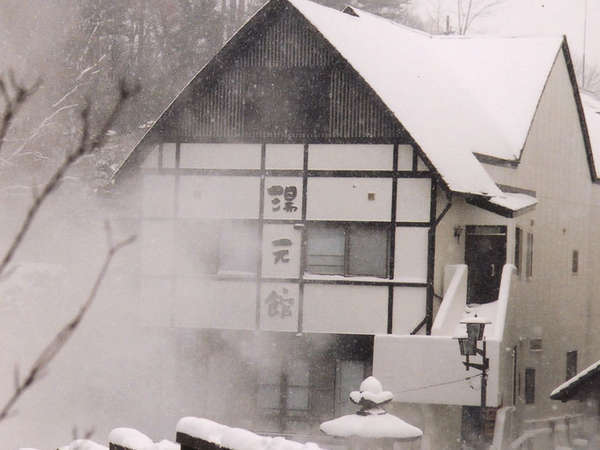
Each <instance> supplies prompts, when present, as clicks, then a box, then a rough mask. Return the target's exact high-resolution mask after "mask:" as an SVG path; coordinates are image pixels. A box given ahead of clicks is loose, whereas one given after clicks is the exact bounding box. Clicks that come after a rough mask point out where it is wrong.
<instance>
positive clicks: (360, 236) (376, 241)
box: [306, 224, 389, 277]
mask: <svg viewBox="0 0 600 450" xmlns="http://www.w3.org/2000/svg"><path fill="white" fill-rule="evenodd" d="M388 250H389V227H388V226H385V225H370V224H368V225H364V224H345V225H337V224H336V225H324V224H315V225H311V226H310V227H309V228H308V229H307V261H306V270H307V272H310V273H315V274H323V275H345V276H356V275H364V276H377V277H386V276H387V273H388V270H387V267H388Z"/></svg>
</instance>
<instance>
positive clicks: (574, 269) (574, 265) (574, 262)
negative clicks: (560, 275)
mask: <svg viewBox="0 0 600 450" xmlns="http://www.w3.org/2000/svg"><path fill="white" fill-rule="evenodd" d="M578 272H579V251H577V250H573V254H572V255H571V273H572V274H576V273H578Z"/></svg>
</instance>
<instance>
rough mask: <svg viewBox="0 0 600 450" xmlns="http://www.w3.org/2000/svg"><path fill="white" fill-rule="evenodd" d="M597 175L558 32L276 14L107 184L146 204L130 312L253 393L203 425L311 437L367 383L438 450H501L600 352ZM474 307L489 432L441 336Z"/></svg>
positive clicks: (270, 7)
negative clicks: (466, 444)
mask: <svg viewBox="0 0 600 450" xmlns="http://www.w3.org/2000/svg"><path fill="white" fill-rule="evenodd" d="M589 114H593V113H589ZM596 164H600V163H599V162H598V159H594V155H593V152H592V145H591V143H590V139H589V134H588V129H587V126H586V115H585V113H584V110H583V105H582V101H581V99H580V96H579V92H578V89H577V85H576V80H575V75H574V71H573V66H572V61H571V58H570V56H569V50H568V46H567V43H566V40H565V39H564V38H562V37H561V38H555V37H544V38H534V37H530V38H491V37H480V38H469V37H449V36H431V35H428V34H425V33H422V32H419V31H415V30H411V29H408V28H406V27H403V26H401V25H398V24H396V23H393V22H390V21H388V20H386V19H382V18H380V17H377V16H373V15H371V14H369V13H366V12H363V11H361V10H359V9H356V8H351V7H348V8H346V9H345V10H344V11H343V12H341V11H335V10H333V9H329V8H326V7H323V6H320V5H317V4H315V3H312V2H309V1H307V0H271V1H270V2H268V3H267V4H266V5H265V6H264V7H263V8H262V9H260V10H259V11H258V12H257V13H256V14H255V15H254V16H253V17H252V18H251V19H250V20H249V21H248V22H247V23H246V24H245V25H244V26H243V27H242V28H241V29H240V30H239V31H238V32H237V33H236V34H235V35H234V36H233V37H232V38H231V40H229V41H228V42H227V43H226V45H225V46H224V48H223V49H222V50H221V51H220V52H219V53H218V54H217V55H216V56H215V58H214V59H212V60H211V61H210V62H209V63H208V64H207V65H206V66H205V67H204V68H203V69H202V70H201V71H200V72H199V73H198V74H197V76H196V77H194V79H193V80H192V81H191V82H190V83H189V84H188V86H187V87H186V88H185V89H184V90H183V91H182V92H181V94H180V95H179V96H178V97H177V98H176V99H175V100H174V101H173V102H172V104H171V105H170V106H169V107H168V108H167V110H166V111H165V112H164V113H163V114H162V116H161V117H160V118H159V119H158V120H157V122H156V123H155V124H154V126H153V127H152V128H151V129H150V131H149V132H148V134H147V135H146V136H145V137H144V139H143V140H142V141H141V142H140V144H139V145H138V146H137V147H136V148H135V149H134V150H133V152H132V153H131V154H130V156H129V158H128V159H127V160H126V161H125V163H124V164H123V166H122V167H121V169H120V170H119V174H118V177H119V179H120V180H121V179H129V180H136V183H137V184H138V188H139V190H140V192H141V193H142V199H141V200H140V217H141V230H142V251H141V259H140V261H141V264H140V315H141V316H142V317H143V319H144V321H146V323H147V324H148V325H152V326H158V327H171V328H179V329H182V330H187V332H190V331H189V330H206V331H199V332H197V333H196V332H191V333H192V335H193V337H192V338H191V339H192V341H193V342H191V343H190V342H188V343H187V345H188V350H186V351H188V353H187V355H188V356H187V357H189V354H191V353H194V352H195V351H196V350H195V349H197V347H195V346H196V345H197V344H196V343H195V341H194V340H200V341H202V342H210V343H211V345H212V347H211V348H212V349H214V350H217V351H215V352H205V353H203V356H202V365H199V366H198V367H190V366H189V365H188V366H186V367H185V368H182V369H181V370H182V371H188V374H189V376H191V377H194V376H198V377H200V376H202V377H206V378H208V377H209V376H210V374H211V373H214V374H215V375H214V379H215V380H217V379H219V380H220V381H221V385H225V384H229V385H233V386H242V385H244V386H245V390H244V392H245V395H233V396H230V397H228V400H227V402H228V406H227V408H225V406H224V403H225V402H224V401H213V400H207V401H206V408H207V410H210V409H211V408H212V409H213V410H214V416H213V417H214V418H215V419H216V420H219V421H222V422H228V423H230V424H239V425H240V426H245V427H246V428H251V429H253V430H254V431H260V432H277V433H300V434H309V433H311V432H316V431H317V430H318V424H319V423H320V422H322V421H323V420H327V419H331V418H333V417H335V416H339V415H340V414H342V413H345V412H348V411H352V410H353V409H352V408H351V407H349V405H348V401H347V397H348V393H349V392H350V391H351V390H352V389H353V388H354V386H356V385H357V384H358V383H360V381H361V380H362V379H363V378H364V377H365V376H366V375H370V374H371V373H373V374H374V375H375V376H377V377H378V378H379V379H380V380H381V381H382V382H383V383H384V384H385V385H386V387H387V388H388V389H390V390H391V391H392V392H394V394H395V401H394V404H393V408H395V410H397V411H400V412H401V414H400V415H401V416H403V417H404V416H406V417H407V418H409V419H410V422H411V423H414V424H415V425H417V426H419V427H420V428H422V429H423V430H424V432H425V438H424V442H425V443H427V442H429V444H430V445H431V446H432V448H440V447H438V446H436V444H435V442H436V439H442V442H446V443H447V442H448V441H454V440H456V442H459V441H460V439H461V436H462V438H464V439H468V438H469V435H470V433H471V431H472V430H473V429H475V430H479V429H480V427H481V426H483V428H484V429H485V433H486V434H487V435H488V436H489V439H491V436H492V435H493V433H494V431H496V434H497V436H496V439H501V438H503V439H504V442H505V443H506V442H508V441H509V440H510V439H511V438H516V437H517V436H518V435H519V434H520V433H522V432H523V431H525V430H526V429H528V428H531V427H533V426H535V425H534V424H535V423H536V422H535V421H536V420H538V419H542V418H546V417H556V416H560V415H561V414H562V413H563V412H564V414H567V413H572V412H573V410H574V408H578V407H581V406H577V405H575V406H571V405H570V404H567V405H556V402H552V401H551V400H550V398H549V394H550V392H551V390H552V389H553V388H554V387H555V386H556V385H558V384H560V382H562V381H563V380H564V376H565V372H566V373H567V374H572V373H575V372H576V367H577V366H578V365H582V364H585V363H586V362H592V361H595V360H596V359H598V358H599V357H600V355H599V354H598V350H597V348H598V347H597V344H598V343H600V335H599V334H598V333H599V332H598V330H599V329H600V328H599V327H597V326H596V325H597V323H598V320H600V309H599V308H598V306H597V302H596V297H597V288H598V282H597V280H596V277H595V273H596V269H597V268H598V262H599V261H600V249H599V248H597V247H596V246H595V243H596V242H597V240H598V238H600V235H599V231H598V229H597V227H596V226H595V224H596V223H597V222H598V219H599V218H600V209H599V206H600V189H599V188H598V187H597V186H596V185H595V183H596V182H597V181H598V174H599V173H600V171H599V169H600V168H597V167H596ZM467 304H469V305H470V308H469V312H467V311H465V306H466V305H467ZM474 313H478V314H479V315H480V316H484V317H485V318H486V319H488V320H489V321H491V322H492V323H491V325H490V326H488V327H487V329H486V340H487V343H488V344H487V348H488V356H489V357H490V372H489V383H488V391H487V406H488V413H487V415H486V417H487V418H486V420H485V423H484V424H479V417H480V416H479V408H478V407H479V404H480V403H479V402H480V393H479V378H478V377H477V376H473V375H476V373H475V372H465V370H464V366H463V365H462V357H461V356H460V354H459V351H458V345H457V343H456V340H455V339H454V337H456V336H457V335H459V334H464V325H462V326H461V325H460V320H461V319H463V318H464V316H465V315H469V314H474ZM215 330H222V331H215ZM194 333H195V334H194ZM209 347H210V346H209ZM225 347H227V348H229V349H230V354H231V355H233V356H231V357H230V360H229V362H228V364H232V366H230V367H231V370H228V371H227V373H226V374H222V373H221V372H220V371H219V370H218V366H219V364H222V363H223V358H225V356H223V355H224V353H223V352H221V351H220V350H222V349H224V348H225ZM185 358H186V356H184V357H183V359H185ZM183 366H185V364H183V365H182V367H183ZM223 389H225V388H223ZM214 391H215V392H216V391H218V389H217V388H214ZM211 392H212V391H211ZM240 392H242V390H241V389H240V390H239V391H238V394H239V393H240ZM207 395H208V394H207ZM215 395H216V394H215ZM416 405H422V406H416ZM512 406H514V407H515V408H514V409H513V408H507V407H512ZM498 411H500V414H496V413H497V412H498ZM190 413H192V414H195V415H204V416H207V417H210V411H200V412H195V411H190ZM407 414H408V415H407ZM500 421H501V422H502V423H503V424H508V423H510V424H512V425H511V426H508V425H506V426H503V427H502V430H505V431H504V434H505V436H502V432H501V431H498V430H500V427H498V426H495V423H496V422H500ZM457 445H458V444H457Z"/></svg>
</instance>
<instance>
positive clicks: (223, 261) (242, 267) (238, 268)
mask: <svg viewBox="0 0 600 450" xmlns="http://www.w3.org/2000/svg"><path fill="white" fill-rule="evenodd" d="M257 262H258V225H257V224H256V223H252V222H227V223H225V224H223V226H222V229H221V238H220V240H219V273H224V272H241V273H256V266H257Z"/></svg>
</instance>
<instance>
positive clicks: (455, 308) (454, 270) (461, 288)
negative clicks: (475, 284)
mask: <svg viewBox="0 0 600 450" xmlns="http://www.w3.org/2000/svg"><path fill="white" fill-rule="evenodd" d="M467 273H468V270H467V266H466V265H465V264H455V265H450V266H446V267H445V268H444V280H449V281H448V283H447V285H446V286H445V289H444V298H443V300H442V304H441V305H440V309H439V310H438V313H437V315H436V317H435V321H434V322H433V327H432V328H431V334H432V335H434V336H452V335H453V334H454V329H455V328H456V325H457V324H458V322H459V321H460V319H461V317H462V316H463V315H464V313H465V306H466V304H467Z"/></svg>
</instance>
